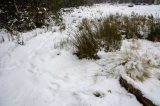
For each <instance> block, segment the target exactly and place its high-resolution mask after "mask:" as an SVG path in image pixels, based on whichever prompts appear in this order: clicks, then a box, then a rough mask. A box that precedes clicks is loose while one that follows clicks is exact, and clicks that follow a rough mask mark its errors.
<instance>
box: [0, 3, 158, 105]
mask: <svg viewBox="0 0 160 106" xmlns="http://www.w3.org/2000/svg"><path fill="white" fill-rule="evenodd" d="M132 11H134V12H135V13H139V14H144V15H148V14H151V13H152V14H153V15H154V16H158V14H159V13H160V6H159V5H151V6H135V7H133V8H129V7H128V6H127V5H109V4H97V5H94V6H92V7H80V8H79V9H76V8H74V9H73V11H72V12H69V13H67V12H66V13H63V18H64V20H65V21H64V22H65V23H66V28H67V29H66V30H65V31H62V32H60V31H58V30H57V27H53V28H51V29H49V30H45V29H36V30H34V31H31V32H26V33H22V34H21V35H22V38H21V39H23V40H24V42H25V45H23V46H22V45H18V44H17V43H15V42H11V41H8V40H7V39H8V38H7V37H6V36H7V35H6V33H5V32H4V31H1V32H0V37H1V36H3V37H4V36H5V37H4V40H5V42H1V43H0V106H142V105H141V104H140V103H139V102H138V101H137V100H136V98H135V96H133V95H132V94H130V93H128V92H127V91H126V90H125V89H124V88H122V87H121V86H120V84H119V82H118V77H119V75H120V70H121V67H115V66H116V65H117V64H119V62H121V61H119V60H120V59H121V58H122V53H123V52H124V51H126V50H128V48H129V47H128V44H129V43H130V41H124V43H123V44H124V45H123V46H122V49H121V51H117V52H114V53H105V52H103V51H99V53H98V55H99V56H100V57H101V59H100V60H97V61H95V60H85V59H83V60H79V59H78V58H77V57H76V56H75V55H73V54H72V47H70V46H69V47H68V48H66V49H60V48H58V47H56V45H57V44H58V43H59V42H60V41H62V40H64V39H66V38H68V37H69V36H70V35H72V34H73V31H74V30H75V28H76V25H78V23H79V22H80V21H81V19H82V18H85V17H87V18H99V17H103V16H106V15H107V14H111V13H112V14H115V13H117V12H119V13H122V14H128V15H129V14H131V12H132ZM55 29H56V30H55ZM54 31H56V32H54ZM0 39H1V38H0ZM138 42H139V43H140V45H141V47H140V48H139V51H137V52H138V53H139V54H140V55H144V54H145V55H147V56H148V57H150V58H151V62H153V64H155V65H156V66H157V64H159V63H160V59H159V58H160V56H159V55H160V54H159V53H160V44H159V43H152V42H149V41H145V40H144V41H142V40H140V41H138ZM153 57H154V58H153ZM155 58H156V59H155ZM158 62H159V63H158ZM117 70H119V71H117ZM152 73H153V74H154V73H155V74H154V75H153V76H155V75H157V73H159V70H156V72H152ZM156 77H157V78H158V76H156ZM154 80H155V79H151V80H149V79H148V80H146V82H144V83H143V84H137V86H136V87H138V88H139V89H141V90H143V93H144V94H145V96H146V97H148V98H149V99H151V100H153V101H154V103H156V104H157V105H160V102H159V101H158V100H159V97H158V96H157V95H159V94H160V92H159V91H158V90H159V89H160V86H159V85H160V84H159V80H156V82H157V83H156V82H154ZM152 82H154V83H152ZM150 85H152V86H153V89H151V87H149V86H150ZM145 86H147V87H148V88H145ZM96 92H99V93H100V94H101V96H100V97H96V96H95V95H94V94H95V93H96ZM155 95H156V97H154V96H155Z"/></svg>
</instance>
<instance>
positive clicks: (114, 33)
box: [73, 13, 160, 58]
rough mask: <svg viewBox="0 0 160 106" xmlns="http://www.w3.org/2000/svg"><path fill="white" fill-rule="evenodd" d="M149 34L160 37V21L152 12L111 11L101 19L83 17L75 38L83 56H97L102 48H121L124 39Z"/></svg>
mask: <svg viewBox="0 0 160 106" xmlns="http://www.w3.org/2000/svg"><path fill="white" fill-rule="evenodd" d="M138 38H139V39H142V38H147V39H149V40H152V41H160V21H157V19H155V18H154V17H153V16H152V15H151V16H141V15H138V14H135V13H132V14H131V15H130V16H125V15H120V14H116V15H109V16H107V17H106V18H101V19H94V20H89V19H83V20H82V22H81V23H80V25H79V26H78V31H77V33H76V34H75V37H74V39H73V45H74V47H75V48H76V53H75V54H76V55H77V56H78V57H79V58H95V57H97V55H96V54H97V52H98V50H100V49H101V48H103V49H105V51H107V52H113V51H116V50H119V49H120V47H121V41H122V39H138Z"/></svg>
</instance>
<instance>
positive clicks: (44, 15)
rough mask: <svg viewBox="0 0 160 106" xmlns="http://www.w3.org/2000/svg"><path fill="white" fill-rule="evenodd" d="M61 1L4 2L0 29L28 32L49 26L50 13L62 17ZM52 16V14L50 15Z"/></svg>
mask: <svg viewBox="0 0 160 106" xmlns="http://www.w3.org/2000/svg"><path fill="white" fill-rule="evenodd" d="M61 3H62V1H61V0H3V1H2V2H1V3H0V10H1V11H2V12H0V27H1V28H2V27H3V28H6V29H8V31H10V32H12V31H20V32H21V31H28V30H31V29H33V28H39V27H42V26H43V25H47V23H46V21H45V20H47V19H48V16H49V12H52V13H53V14H54V16H55V17H56V18H59V17H60V14H59V10H60V9H61ZM50 15H51V14H50Z"/></svg>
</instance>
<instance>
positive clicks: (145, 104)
mask: <svg viewBox="0 0 160 106" xmlns="http://www.w3.org/2000/svg"><path fill="white" fill-rule="evenodd" d="M119 82H120V85H121V86H122V87H124V88H125V89H126V90H127V91H128V92H129V93H131V94H133V95H135V96H136V98H137V100H138V101H139V102H140V103H142V104H143V106H156V105H155V104H153V102H152V101H151V100H149V99H147V98H146V97H144V96H143V94H142V93H141V91H140V90H138V89H136V88H134V87H133V86H132V85H131V84H129V83H128V82H127V81H126V80H125V79H124V78H122V77H120V79H119Z"/></svg>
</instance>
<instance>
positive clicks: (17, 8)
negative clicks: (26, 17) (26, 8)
mask: <svg viewBox="0 0 160 106" xmlns="http://www.w3.org/2000/svg"><path fill="white" fill-rule="evenodd" d="M14 7H15V8H16V11H17V13H19V10H18V7H17V5H16V1H15V0H14Z"/></svg>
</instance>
